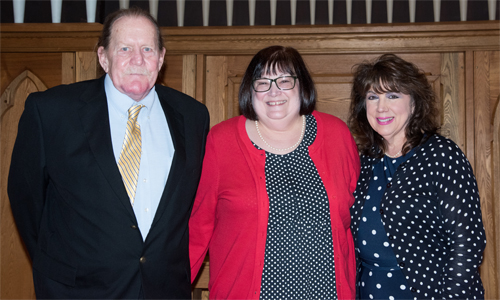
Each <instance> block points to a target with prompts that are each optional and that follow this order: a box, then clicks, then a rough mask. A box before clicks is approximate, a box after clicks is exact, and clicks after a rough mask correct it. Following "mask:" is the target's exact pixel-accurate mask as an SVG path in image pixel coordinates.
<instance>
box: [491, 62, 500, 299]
mask: <svg viewBox="0 0 500 300" xmlns="http://www.w3.org/2000/svg"><path fill="white" fill-rule="evenodd" d="M497 65H498V64H497ZM499 103H500V96H498V97H497V104H496V109H495V115H494V116H493V143H492V144H493V146H492V149H493V206H494V208H495V212H494V214H495V215H494V221H495V222H496V223H495V226H494V227H493V230H494V231H495V232H494V237H495V244H496V247H497V251H496V254H497V263H496V269H497V272H498V271H499V270H500V253H499V247H500V228H499V226H498V222H500V198H499V196H500V104H499ZM493 267H495V266H493ZM497 288H499V289H500V276H499V274H498V273H497ZM499 289H497V293H498V294H497V295H500V290H499Z"/></svg>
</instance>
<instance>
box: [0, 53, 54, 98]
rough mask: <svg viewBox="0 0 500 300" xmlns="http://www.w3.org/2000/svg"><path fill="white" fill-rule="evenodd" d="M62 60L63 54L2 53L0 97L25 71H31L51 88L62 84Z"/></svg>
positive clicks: (0, 56) (0, 54)
mask: <svg viewBox="0 0 500 300" xmlns="http://www.w3.org/2000/svg"><path fill="white" fill-rule="evenodd" d="M3 50H4V49H3V48H2V51H3ZM61 58H62V54H61V53H5V52H1V53H0V62H1V68H0V69H1V71H0V74H1V77H2V79H1V83H0V95H1V94H3V92H4V91H5V89H6V88H7V86H8V85H9V84H10V83H11V82H12V81H13V80H14V79H15V78H16V77H17V76H19V74H21V73H22V72H24V71H25V70H30V71H31V72H32V73H33V74H35V75H36V76H37V77H38V78H40V80H41V81H42V82H43V83H44V84H45V85H46V86H47V87H49V88H50V87H53V86H56V85H59V84H61Z"/></svg>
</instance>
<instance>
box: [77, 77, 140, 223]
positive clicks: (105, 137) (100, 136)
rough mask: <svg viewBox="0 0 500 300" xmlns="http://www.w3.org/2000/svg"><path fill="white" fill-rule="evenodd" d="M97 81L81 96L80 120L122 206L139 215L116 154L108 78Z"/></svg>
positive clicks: (97, 159) (94, 153)
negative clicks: (131, 203)
mask: <svg viewBox="0 0 500 300" xmlns="http://www.w3.org/2000/svg"><path fill="white" fill-rule="evenodd" d="M93 84H94V86H93V87H91V88H89V89H88V90H87V92H85V93H84V94H82V96H81V98H80V100H81V101H82V107H81V109H80V119H81V122H82V126H83V130H84V131H85V135H86V136H87V139H88V143H89V146H90V149H91V151H92V154H93V155H94V157H95V159H96V161H97V163H98V165H99V166H100V169H101V172H102V173H103V174H104V176H105V177H106V179H107V181H108V183H109V185H110V186H111V188H112V189H113V190H114V192H115V194H116V196H117V198H118V199H119V202H120V203H121V205H123V206H124V207H125V209H126V210H127V211H129V213H130V214H131V215H132V216H134V218H135V215H134V211H133V209H132V206H131V205H130V200H129V198H128V196H127V192H126V190H125V186H124V185H123V181H122V177H121V175H120V171H119V170H118V166H117V165H116V160H115V156H114V154H113V146H112V144H111V132H110V125H109V115H108V104H107V101H106V93H105V91H104V77H102V78H101V79H99V80H96V81H95V82H94V83H93Z"/></svg>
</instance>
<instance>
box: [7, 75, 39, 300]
mask: <svg viewBox="0 0 500 300" xmlns="http://www.w3.org/2000/svg"><path fill="white" fill-rule="evenodd" d="M45 89H46V87H45V85H44V84H43V83H42V82H41V80H40V79H39V78H38V77H36V76H35V75H34V74H33V73H31V72H29V71H24V72H23V73H21V74H20V75H19V76H18V77H16V78H15V79H14V80H13V81H12V82H11V84H10V85H9V86H8V87H7V88H6V90H5V91H4V93H3V94H2V97H1V114H0V118H1V127H0V129H1V131H0V132H1V145H2V148H1V162H0V166H1V167H0V170H1V179H0V186H1V198H0V199H1V200H0V204H1V207H0V211H1V218H0V222H1V226H0V227H1V235H0V241H1V250H0V251H1V262H2V268H1V272H0V287H1V290H0V298H1V299H34V298H35V290H34V287H33V280H32V275H31V262H30V260H29V256H28V254H27V252H26V250H25V248H24V244H23V243H22V241H21V238H20V236H19V233H18V232H17V228H16V226H15V223H14V218H13V216H12V211H11V209H10V202H9V198H8V196H7V178H8V174H9V166H10V159H11V155H12V149H13V147H14V142H15V139H16V136H17V123H18V120H19V118H20V117H21V114H22V112H23V110H24V103H25V101H26V98H27V96H28V95H29V94H30V93H32V92H36V91H42V90H45Z"/></svg>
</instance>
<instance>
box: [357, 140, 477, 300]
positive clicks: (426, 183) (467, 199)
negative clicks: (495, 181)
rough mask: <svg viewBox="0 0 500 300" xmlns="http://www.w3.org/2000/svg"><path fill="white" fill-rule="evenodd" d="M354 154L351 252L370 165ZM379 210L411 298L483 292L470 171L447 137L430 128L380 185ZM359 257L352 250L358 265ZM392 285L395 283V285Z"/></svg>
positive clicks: (461, 296) (467, 295)
mask: <svg viewBox="0 0 500 300" xmlns="http://www.w3.org/2000/svg"><path fill="white" fill-rule="evenodd" d="M378 162H380V159H377V158H371V157H367V156H362V157H361V175H360V177H359V180H358V186H357V188H356V191H355V192H354V196H355V199H356V201H355V203H354V205H353V207H352V208H351V228H352V232H353V237H354V243H355V246H356V251H357V254H358V253H359V245H358V243H360V242H361V241H359V240H358V234H359V232H358V230H359V227H360V224H361V222H362V215H363V208H364V206H365V201H366V199H367V197H368V198H369V197H370V195H369V193H368V187H369V185H370V181H371V180H373V178H372V175H373V167H374V165H375V164H377V163H378ZM384 189H385V191H384V193H383V196H382V199H381V202H380V210H379V213H380V218H381V220H382V224H383V229H385V234H386V235H387V240H388V243H389V244H390V248H391V249H392V251H393V253H394V256H395V258H396V260H397V265H398V266H399V268H400V270H401V272H402V273H403V278H404V280H405V281H406V282H405V283H404V284H405V285H406V287H407V288H408V290H409V291H411V294H412V295H413V298H414V299H484V289H483V286H482V282H481V278H480V277H479V273H478V267H479V265H480V264H481V261H482V258H483V256H482V253H483V250H484V247H485V245H486V235H485V232H484V227H483V222H482V217H481V207H480V201H479V194H478V189H477V184H476V179H475V177H474V174H473V172H472V168H471V166H470V164H469V161H468V160H467V158H466V157H465V155H464V154H463V153H462V151H461V150H460V148H459V147H458V146H457V145H456V144H455V143H454V142H453V141H451V140H449V139H447V138H444V137H442V136H439V135H434V136H432V137H430V138H429V140H428V141H427V142H426V143H424V144H423V145H421V146H420V147H418V148H417V149H415V153H414V154H413V155H412V156H411V157H410V158H408V159H407V160H406V161H404V162H403V163H401V165H400V166H399V167H398V168H397V170H396V171H395V172H394V174H393V177H392V178H391V179H390V182H388V183H387V185H386V186H385V187H384ZM360 264H361V261H360V260H359V257H358V270H359V266H360ZM398 286H399V285H398Z"/></svg>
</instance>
